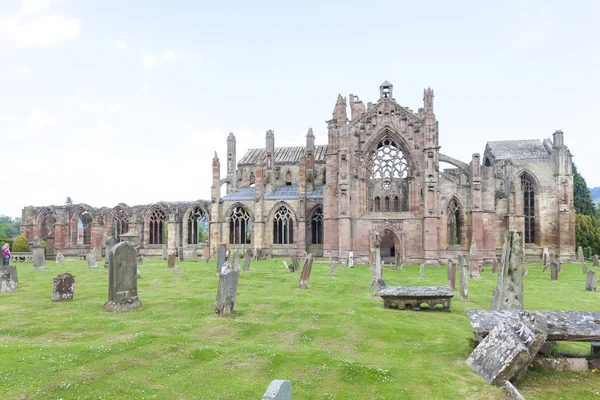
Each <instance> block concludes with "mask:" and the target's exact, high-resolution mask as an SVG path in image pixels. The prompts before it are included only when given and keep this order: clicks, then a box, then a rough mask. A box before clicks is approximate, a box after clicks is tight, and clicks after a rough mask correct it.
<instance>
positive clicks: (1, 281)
mask: <svg viewBox="0 0 600 400" xmlns="http://www.w3.org/2000/svg"><path fill="white" fill-rule="evenodd" d="M18 287H19V277H18V276H17V267H15V266H14V265H6V266H3V267H0V292H1V293H12V292H16V291H17V289H18Z"/></svg>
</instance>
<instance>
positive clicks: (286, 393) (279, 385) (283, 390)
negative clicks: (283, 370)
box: [262, 379, 292, 400]
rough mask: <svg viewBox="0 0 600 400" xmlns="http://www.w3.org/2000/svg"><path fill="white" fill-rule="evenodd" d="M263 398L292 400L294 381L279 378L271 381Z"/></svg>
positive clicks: (267, 399)
mask: <svg viewBox="0 0 600 400" xmlns="http://www.w3.org/2000/svg"><path fill="white" fill-rule="evenodd" d="M262 400H292V382H290V381H284V380H279V379H276V380H274V381H271V383H270V384H269V387H268V388H267V391H266V392H265V394H263V398H262Z"/></svg>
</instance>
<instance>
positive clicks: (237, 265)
mask: <svg viewBox="0 0 600 400" xmlns="http://www.w3.org/2000/svg"><path fill="white" fill-rule="evenodd" d="M233 269H234V270H236V271H239V270H240V250H239V249H236V250H235V251H234V252H233Z"/></svg>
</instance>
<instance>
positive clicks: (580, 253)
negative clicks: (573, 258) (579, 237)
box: [577, 246, 585, 261]
mask: <svg viewBox="0 0 600 400" xmlns="http://www.w3.org/2000/svg"><path fill="white" fill-rule="evenodd" d="M577 261H585V259H584V258H583V247H581V246H579V247H578V248H577Z"/></svg>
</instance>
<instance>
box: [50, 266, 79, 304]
mask: <svg viewBox="0 0 600 400" xmlns="http://www.w3.org/2000/svg"><path fill="white" fill-rule="evenodd" d="M74 293H75V277H74V276H73V275H71V274H70V273H68V272H65V273H63V274H60V275H58V276H57V277H56V278H54V283H53V284H52V301H71V300H73V294H74Z"/></svg>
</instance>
